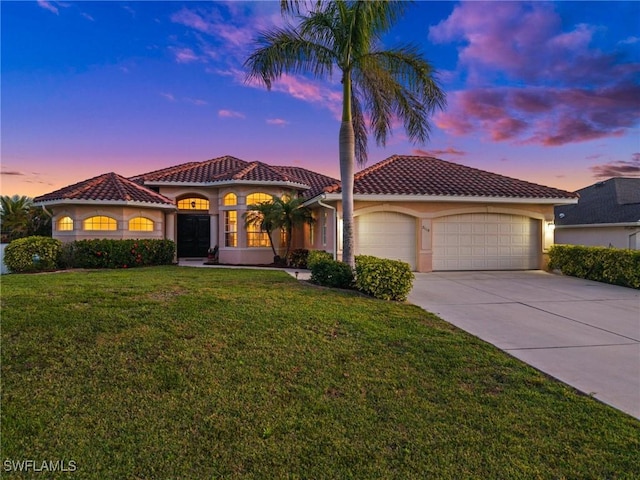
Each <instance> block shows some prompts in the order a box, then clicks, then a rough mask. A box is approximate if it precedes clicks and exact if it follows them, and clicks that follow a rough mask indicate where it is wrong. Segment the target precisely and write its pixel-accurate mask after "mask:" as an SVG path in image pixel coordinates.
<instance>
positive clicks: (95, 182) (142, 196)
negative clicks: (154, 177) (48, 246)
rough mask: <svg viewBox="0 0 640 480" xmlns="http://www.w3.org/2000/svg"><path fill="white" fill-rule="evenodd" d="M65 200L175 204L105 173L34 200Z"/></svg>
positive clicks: (45, 201)
mask: <svg viewBox="0 0 640 480" xmlns="http://www.w3.org/2000/svg"><path fill="white" fill-rule="evenodd" d="M63 200H87V201H89V200H90V201H112V202H140V203H152V204H158V205H171V206H173V205H174V203H173V201H171V200H170V199H168V198H167V197H165V196H163V195H160V194H159V193H156V192H154V191H152V190H149V189H148V188H145V187H143V186H141V185H138V184H137V183H135V182H132V181H131V180H129V179H127V178H124V177H122V176H120V175H118V174H117V173H113V172H111V173H105V174H103V175H99V176H97V177H94V178H90V179H89V180H84V181H82V182H79V183H76V184H74V185H69V186H67V187H64V188H61V189H60V190H56V191H55V192H51V193H47V194H46V195H41V196H39V197H36V198H35V199H34V202H36V203H53V202H59V201H63Z"/></svg>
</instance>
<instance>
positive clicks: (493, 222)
mask: <svg viewBox="0 0 640 480" xmlns="http://www.w3.org/2000/svg"><path fill="white" fill-rule="evenodd" d="M538 268H540V221H539V220H535V219H533V218H529V217H524V216H519V215H508V214H498V213H472V214H463V215H450V216H446V217H441V218H437V219H435V220H434V222H433V270H533V269H538Z"/></svg>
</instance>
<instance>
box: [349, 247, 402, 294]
mask: <svg viewBox="0 0 640 480" xmlns="http://www.w3.org/2000/svg"><path fill="white" fill-rule="evenodd" d="M413 279H414V275H413V272H412V271H411V267H410V266H409V264H408V263H406V262H401V261H399V260H388V259H385V258H377V257H372V256H369V255H358V256H357V257H356V288H357V289H358V290H360V291H361V292H363V293H365V294H367V295H371V296H372V297H375V298H379V299H382V300H396V301H404V300H406V299H407V296H408V295H409V292H410V291H411V287H412V286H413Z"/></svg>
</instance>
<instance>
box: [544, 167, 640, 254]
mask: <svg viewBox="0 0 640 480" xmlns="http://www.w3.org/2000/svg"><path fill="white" fill-rule="evenodd" d="M576 193H578V194H579V195H580V200H579V201H578V203H577V204H575V205H559V206H557V207H556V208H555V217H556V228H555V242H556V243H561V244H573V245H587V246H603V247H617V248H631V249H635V250H638V249H640V178H623V177H615V178H610V179H608V180H604V181H602V182H597V183H595V184H593V185H590V186H588V187H585V188H583V189H581V190H578V191H577V192H576Z"/></svg>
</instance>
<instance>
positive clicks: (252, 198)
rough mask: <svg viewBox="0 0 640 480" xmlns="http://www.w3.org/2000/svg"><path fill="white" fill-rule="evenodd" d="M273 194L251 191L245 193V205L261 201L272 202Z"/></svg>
mask: <svg viewBox="0 0 640 480" xmlns="http://www.w3.org/2000/svg"><path fill="white" fill-rule="evenodd" d="M272 201H273V196H272V195H269V194H268V193H252V194H251V195H247V205H257V204H258V203H262V202H272Z"/></svg>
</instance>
